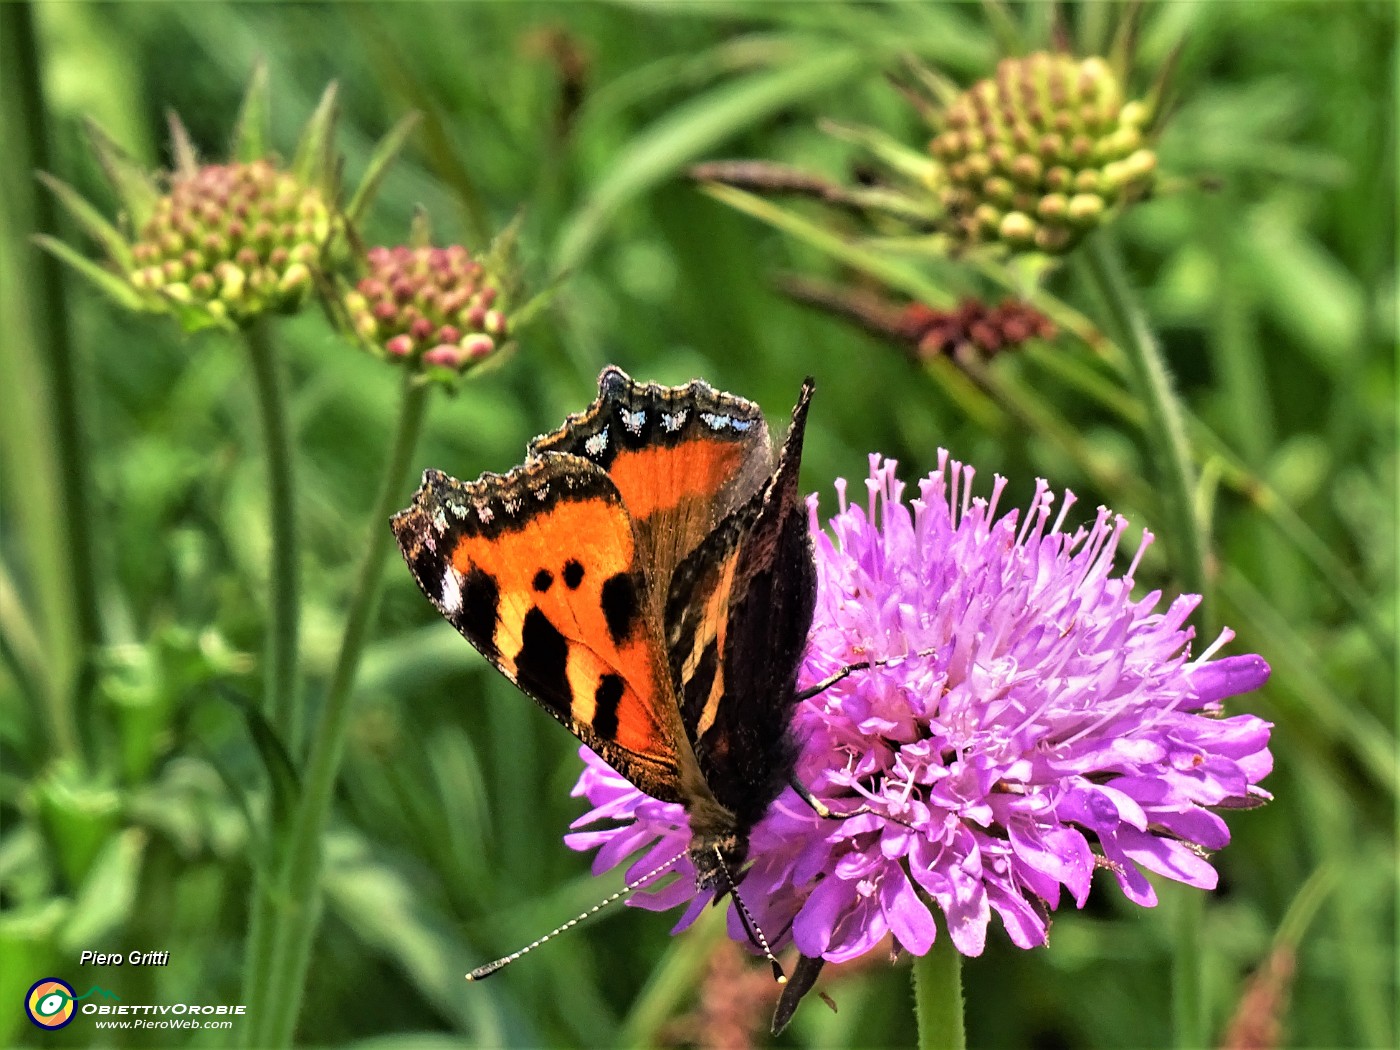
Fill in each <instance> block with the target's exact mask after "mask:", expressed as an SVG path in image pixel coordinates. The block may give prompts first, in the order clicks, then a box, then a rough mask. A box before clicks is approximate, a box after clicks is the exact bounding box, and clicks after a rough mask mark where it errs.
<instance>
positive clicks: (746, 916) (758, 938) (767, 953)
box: [715, 846, 787, 984]
mask: <svg viewBox="0 0 1400 1050" xmlns="http://www.w3.org/2000/svg"><path fill="white" fill-rule="evenodd" d="M715 859H716V860H718V861H719V870H720V871H722V872H724V881H725V882H727V883H729V895H730V896H731V897H733V898H734V906H735V907H736V908H738V910H739V921H740V922H742V923H743V924H744V932H745V933H747V934H748V935H749V940H750V941H752V942H753V943H754V944H755V945H757V947H758V949H759V951H761V952H763V955H764V957H765V958H767V960H768V962H769V963H770V964H771V965H772V967H773V980H775V981H777V982H778V983H779V984H787V974H785V973H783V966H782V963H780V962H778V959H777V956H775V955H774V954H773V949H772V948H770V947H768V938H767V937H765V936H763V927H761V926H759V924H758V922H757V920H755V919H754V917H753V914H752V913H751V912H750V911H749V906H748V905H747V904H745V903H744V898H743V897H741V896H739V887H738V886H736V885H734V877H733V876H732V875H730V874H729V868H728V866H727V865H726V864H725V863H724V855H723V854H721V853H720V851H719V847H718V846H716V847H715Z"/></svg>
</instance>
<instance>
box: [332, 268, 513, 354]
mask: <svg viewBox="0 0 1400 1050" xmlns="http://www.w3.org/2000/svg"><path fill="white" fill-rule="evenodd" d="M365 262H366V268H367V270H368V273H367V274H366V275H365V276H364V277H363V278H362V279H361V280H360V281H359V282H358V283H357V284H356V285H355V287H354V288H352V289H350V290H348V291H347V292H346V293H345V296H344V302H345V309H346V313H347V314H348V316H349V319H350V323H351V325H352V326H353V328H354V329H355V332H356V333H357V334H358V335H359V336H360V338H361V339H362V340H363V341H364V342H365V343H366V345H368V346H369V347H371V349H373V350H374V351H375V352H377V353H380V354H382V355H383V356H385V357H386V358H388V359H389V360H390V361H401V362H404V363H405V364H410V365H419V366H423V367H428V368H433V369H445V370H447V371H448V372H450V373H452V374H454V375H455V374H457V373H460V372H465V371H466V370H467V369H469V368H471V367H472V366H473V365H477V364H480V363H481V362H482V361H484V360H485V359H486V358H488V357H490V356H491V355H492V354H494V353H495V352H496V351H497V349H498V348H499V347H500V346H501V344H502V343H504V341H505V337H506V334H507V320H506V314H505V312H504V310H503V306H504V302H503V301H502V298H501V294H500V293H501V285H500V282H499V281H498V280H497V278H496V277H495V275H494V274H492V273H491V272H490V271H488V270H487V269H486V268H485V267H484V266H483V264H482V262H481V261H479V260H477V259H474V258H473V257H472V256H471V254H470V253H469V252H468V251H467V249H465V248H463V247H462V246H461V245H453V246H452V247H450V248H431V247H428V246H426V245H424V246H421V247H409V246H405V245H399V246H397V247H393V248H371V249H370V251H369V253H368V255H367V256H366V259H365Z"/></svg>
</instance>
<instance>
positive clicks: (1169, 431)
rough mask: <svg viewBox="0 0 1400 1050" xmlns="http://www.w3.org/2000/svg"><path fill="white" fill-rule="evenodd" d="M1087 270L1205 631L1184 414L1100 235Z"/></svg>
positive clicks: (1185, 1003)
mask: <svg viewBox="0 0 1400 1050" xmlns="http://www.w3.org/2000/svg"><path fill="white" fill-rule="evenodd" d="M1083 258H1084V259H1085V272H1086V273H1087V274H1088V276H1089V279H1090V280H1091V282H1092V283H1093V284H1094V285H1095V287H1096V288H1097V289H1098V292H1099V295H1100V296H1102V298H1103V301H1104V305H1105V306H1106V307H1107V309H1108V319H1109V322H1110V325H1111V330H1112V334H1113V336H1114V338H1115V340H1116V341H1117V342H1118V345H1119V346H1120V347H1122V349H1123V352H1124V355H1125V356H1126V358H1127V361H1128V367H1129V370H1130V375H1131V377H1132V383H1133V386H1134V388H1135V389H1134V393H1135V394H1136V396H1137V398H1138V400H1140V401H1141V402H1142V403H1143V407H1144V408H1145V409H1146V412H1147V419H1146V434H1147V440H1148V443H1149V444H1150V445H1151V447H1152V453H1153V456H1154V457H1155V458H1156V460H1157V473H1158V476H1159V481H1160V483H1161V485H1162V489H1163V493H1162V496H1163V498H1162V513H1163V515H1164V516H1165V517H1166V525H1167V526H1168V528H1169V532H1168V535H1167V537H1166V540H1167V546H1168V550H1170V551H1171V553H1172V555H1173V560H1174V563H1175V565H1176V570H1177V572H1178V573H1179V574H1180V576H1181V582H1182V587H1183V589H1184V590H1186V591H1188V592H1193V593H1195V594H1199V595H1200V596H1201V604H1200V607H1199V608H1198V609H1197V611H1196V619H1197V622H1198V623H1199V624H1203V625H1205V627H1206V629H1207V630H1209V629H1210V625H1211V623H1212V619H1213V617H1212V615H1211V610H1210V604H1211V602H1210V594H1209V592H1208V590H1207V585H1206V534H1205V528H1204V526H1203V524H1202V522H1201V517H1200V515H1199V514H1198V513H1197V512H1196V472H1195V467H1194V466H1193V464H1192V460H1191V450H1190V448H1189V447H1188V445H1187V443H1186V428H1185V425H1184V422H1183V420H1184V416H1185V413H1184V412H1183V411H1182V408H1181V404H1180V402H1179V401H1178V400H1177V396H1176V391H1175V390H1174V389H1173V388H1172V381H1171V376H1170V374H1169V373H1168V372H1167V367H1166V363H1165V362H1164V361H1163V360H1162V354H1161V350H1160V348H1159V347H1158V346H1157V340H1156V339H1155V338H1154V337H1153V335H1152V330H1151V329H1150V328H1149V327H1148V325H1147V320H1146V318H1145V317H1144V316H1143V314H1142V310H1141V308H1140V307H1139V306H1138V304H1137V301H1136V299H1135V298H1134V296H1133V293H1132V289H1131V288H1130V287H1129V285H1128V280H1127V277H1126V276H1125V275H1124V273H1123V263H1122V259H1121V258H1120V257H1119V255H1118V250H1117V247H1116V246H1115V245H1114V243H1113V241H1112V239H1111V237H1110V235H1109V234H1108V233H1107V232H1106V231H1100V232H1098V233H1096V234H1095V235H1094V236H1093V237H1091V238H1090V239H1089V241H1088V243H1087V244H1086V245H1085V246H1084V252H1083ZM1204 921H1205V902H1204V900H1203V898H1202V897H1201V895H1200V893H1199V892H1198V891H1194V890H1190V889H1187V890H1186V891H1185V892H1183V893H1182V894H1181V899H1180V911H1179V913H1178V916H1177V925H1176V937H1175V948H1174V953H1175V957H1174V959H1173V961H1172V1022H1173V1026H1174V1032H1173V1042H1174V1045H1175V1046H1178V1047H1182V1048H1183V1050H1184V1048H1186V1047H1199V1046H1205V1045H1207V1041H1208V1032H1207V1027H1208V1024H1207V1020H1206V1011H1205V989H1204V986H1203V982H1204V974H1205V968H1204V966H1203V965H1202V963H1203V959H1202V950H1203V942H1202V926H1203V923H1204Z"/></svg>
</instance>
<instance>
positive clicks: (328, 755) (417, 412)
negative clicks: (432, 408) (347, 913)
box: [250, 372, 429, 1047]
mask: <svg viewBox="0 0 1400 1050" xmlns="http://www.w3.org/2000/svg"><path fill="white" fill-rule="evenodd" d="M428 391H429V388H428V387H427V386H426V385H424V384H422V383H421V382H418V381H416V377H415V376H413V374H412V373H408V372H406V373H405V376H404V390H403V400H402V403H401V406H400V409H399V422H398V430H397V432H396V433H395V435H394V443H393V447H392V448H391V450H390V453H389V459H388V461H387V463H386V464H385V468H384V476H383V479H382V481H381V482H380V486H379V495H378V497H377V498H376V499H375V503H374V508H373V510H372V511H371V512H370V531H369V538H368V542H367V543H366V546H365V554H364V559H363V561H361V563H360V569H359V575H358V577H357V578H356V582H355V590H354V592H353V593H352V595H351V597H350V605H349V611H348V613H347V615H346V620H345V633H344V635H343V636H342V638H341V643H340V653H339V655H338V656H337V658H336V663H335V668H334V670H333V671H332V672H331V679H330V684H329V685H328V686H327V687H326V698H325V702H324V704H323V705H322V707H321V712H320V715H319V718H318V721H317V724H316V726H315V731H314V733H313V734H312V737H311V741H310V747H311V751H310V756H309V758H308V759H307V765H306V775H305V777H304V780H303V783H302V792H301V798H300V800H299V801H298V804H297V807H296V810H295V812H294V813H293V815H292V819H291V826H290V828H289V829H288V830H287V837H286V840H285V843H286V844H285V847H284V850H283V852H282V854H281V857H282V858H283V865H282V868H281V871H280V873H279V879H278V884H277V886H276V889H275V892H274V894H273V895H272V896H270V897H269V898H267V902H268V904H269V906H270V907H272V908H274V909H276V910H277V911H278V915H277V920H276V923H275V925H274V928H273V933H272V936H271V941H272V950H271V956H270V963H269V964H268V966H267V967H266V973H267V980H266V982H265V983H264V985H263V987H262V989H261V996H260V1000H259V1001H260V1003H261V1004H262V1007H263V1009H262V1010H261V1011H260V1013H261V1016H260V1017H257V1018H255V1019H253V1023H252V1025H251V1026H250V1027H251V1028H252V1032H251V1042H250V1045H253V1046H258V1047H283V1046H288V1045H290V1043H291V1040H292V1036H293V1035H294V1033H295V1031H296V1021H297V1013H298V1011H299V1010H300V1007H301V999H302V993H303V991H304V986H305V983H306V969H307V964H308V961H309V959H310V956H311V944H312V941H313V939H314V938H315V935H316V927H317V923H318V920H319V918H320V913H321V901H320V892H319V884H320V879H321V861H322V851H321V845H322V842H321V840H322V837H323V836H324V833H325V827H326V822H327V819H328V817H329V816H330V808H331V799H332V795H333V792H334V788H335V781H336V777H337V775H338V773H339V770H340V760H341V756H342V755H343V753H344V750H345V736H346V731H347V730H348V728H349V724H350V697H351V690H352V687H353V686H354V684H355V671H356V669H357V667H358V666H359V662H360V657H361V655H362V654H363V652H364V647H365V639H366V636H367V635H368V632H369V628H370V626H371V625H372V624H373V622H374V615H375V612H376V610H377V608H378V605H379V590H380V583H381V581H382V579H383V575H384V565H385V562H386V560H387V555H388V553H389V546H390V539H391V537H392V533H391V532H390V531H389V526H388V520H389V516H390V515H391V514H392V513H393V512H394V511H395V509H397V507H398V505H399V503H400V502H401V489H402V486H403V479H404V475H405V473H407V471H408V467H409V460H410V459H411V458H412V456H413V450H414V448H415V447H416V446H417V444H418V434H419V432H420V431H421V429H422V424H423V415H424V409H425V408H426V405H427V398H428ZM258 928H259V927H258V925H257V920H256V917H255V920H254V929H255V930H257V929H258ZM253 946H254V945H252V944H251V942H250V947H253ZM250 965H256V963H255V962H254V961H253V960H250Z"/></svg>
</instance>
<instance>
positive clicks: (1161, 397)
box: [1082, 230, 1212, 625]
mask: <svg viewBox="0 0 1400 1050" xmlns="http://www.w3.org/2000/svg"><path fill="white" fill-rule="evenodd" d="M1082 257H1083V258H1084V260H1085V272H1086V273H1087V274H1088V276H1089V279H1090V281H1091V282H1092V283H1093V284H1094V286H1095V287H1096V288H1097V290H1098V293H1099V295H1100V296H1101V297H1102V298H1103V301H1104V305H1105V306H1106V307H1107V308H1108V319H1109V322H1110V328H1111V331H1112V335H1113V337H1114V339H1115V341H1116V342H1117V343H1118V345H1119V346H1120V347H1121V348H1122V349H1123V352H1124V354H1125V356H1126V358H1127V361H1128V367H1129V371H1130V375H1131V377H1132V383H1133V386H1134V388H1135V389H1134V393H1135V394H1136V395H1137V397H1138V399H1139V400H1140V401H1141V402H1142V403H1143V406H1144V408H1145V409H1146V411H1147V422H1146V428H1147V429H1146V434H1147V440H1148V443H1149V445H1150V446H1151V448H1152V455H1153V457H1154V458H1155V459H1156V460H1157V473H1158V475H1159V480H1160V482H1161V484H1162V488H1163V493H1162V495H1163V500H1162V504H1163V513H1164V514H1165V515H1166V516H1167V518H1168V520H1167V522H1166V524H1167V525H1168V526H1169V529H1168V532H1167V535H1166V536H1165V539H1166V542H1167V548H1168V550H1170V551H1171V552H1172V555H1173V560H1174V562H1175V565H1176V571H1177V572H1178V573H1179V574H1180V576H1181V583H1182V588H1183V589H1184V590H1185V591H1187V592H1190V593H1193V594H1199V595H1200V596H1201V605H1200V608H1199V609H1198V610H1197V614H1196V617H1197V622H1198V623H1202V624H1207V625H1208V624H1210V623H1211V621H1212V617H1211V614H1210V609H1209V605H1210V595H1209V593H1207V587H1206V535H1205V529H1204V527H1203V526H1202V523H1201V519H1200V515H1199V514H1197V512H1196V471H1195V467H1194V466H1193V465H1192V462H1191V449H1190V447H1189V446H1188V445H1187V443H1186V427H1185V424H1184V422H1183V420H1184V413H1183V411H1182V408H1181V404H1180V402H1179V401H1178V400H1177V396H1176V391H1175V390H1174V389H1173V387H1172V380H1171V375H1170V374H1169V373H1168V371H1167V366H1166V362H1165V361H1163V359H1162V353H1161V349H1160V348H1159V347H1158V346H1157V340H1156V338H1155V337H1154V336H1153V334H1152V330H1151V329H1150V328H1149V327H1148V325H1147V320H1146V318H1145V317H1144V316H1143V314H1142V309H1141V308H1140V307H1139V306H1138V304H1137V301H1136V299H1135V297H1134V295H1133V292H1132V289H1131V288H1130V287H1129V285H1128V280H1127V277H1126V276H1125V275H1124V273H1123V263H1122V260H1121V259H1120V258H1119V255H1118V249H1117V247H1116V246H1115V245H1114V243H1113V241H1112V239H1111V238H1110V235H1109V234H1108V233H1107V232H1106V231H1102V230H1101V231H1099V232H1098V233H1096V234H1095V235H1094V236H1092V237H1090V238H1089V240H1088V242H1087V243H1086V244H1085V246H1084V251H1083V253H1082Z"/></svg>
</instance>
